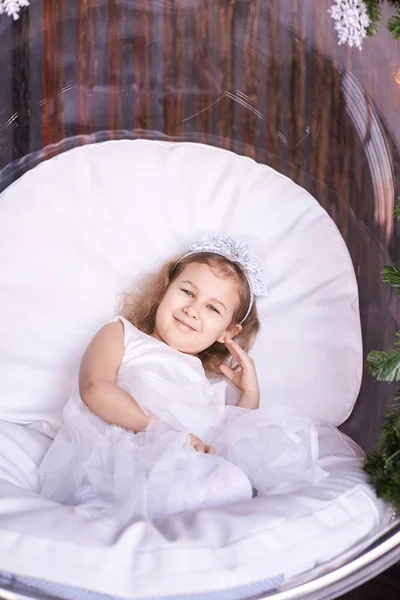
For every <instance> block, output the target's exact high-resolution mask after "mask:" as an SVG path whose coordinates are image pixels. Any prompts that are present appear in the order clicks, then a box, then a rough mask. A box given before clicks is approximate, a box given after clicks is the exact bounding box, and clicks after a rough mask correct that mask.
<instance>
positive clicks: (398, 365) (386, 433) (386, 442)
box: [364, 0, 400, 513]
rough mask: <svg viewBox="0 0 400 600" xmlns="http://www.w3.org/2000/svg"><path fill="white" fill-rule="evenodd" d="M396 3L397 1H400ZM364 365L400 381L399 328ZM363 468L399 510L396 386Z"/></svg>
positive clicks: (399, 279) (391, 276)
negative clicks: (386, 346) (391, 341)
mask: <svg viewBox="0 0 400 600" xmlns="http://www.w3.org/2000/svg"><path fill="white" fill-rule="evenodd" d="M396 2H398V3H400V0H396ZM392 4H394V2H393V3H392ZM394 214H395V217H396V218H397V219H399V218H400V197H399V198H398V199H397V202H396V206H395V211H394ZM382 276H383V279H384V281H386V283H389V285H391V286H392V287H393V288H394V289H395V290H396V292H399V289H400V268H399V265H394V266H393V267H390V266H385V267H384V270H383V272H382ZM366 368H367V370H368V371H369V372H370V373H371V374H372V375H374V376H375V377H376V378H377V379H378V381H388V382H392V381H399V380H400V331H398V332H397V333H396V340H395V344H394V348H393V349H392V350H390V351H389V352H380V351H376V350H374V351H372V352H370V353H369V354H368V357H367V364H366ZM364 471H365V472H366V473H367V474H368V477H369V482H370V483H371V485H372V486H373V487H374V488H375V491H376V493H377V496H378V497H379V498H382V499H383V500H386V501H387V502H390V503H391V504H392V506H393V507H394V509H395V510H396V511H397V512H399V513H400V387H399V388H398V389H397V393H396V396H395V398H394V401H393V405H392V407H391V408H389V409H387V410H386V412H385V414H384V422H383V426H382V429H381V432H380V435H379V438H378V443H377V446H376V449H375V450H374V451H373V452H370V453H369V454H367V456H366V460H365V464H364Z"/></svg>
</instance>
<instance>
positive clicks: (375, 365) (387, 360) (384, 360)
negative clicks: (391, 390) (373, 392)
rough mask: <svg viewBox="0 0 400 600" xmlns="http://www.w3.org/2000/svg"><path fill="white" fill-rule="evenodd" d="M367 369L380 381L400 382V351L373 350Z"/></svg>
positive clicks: (368, 359) (368, 357)
mask: <svg viewBox="0 0 400 600" xmlns="http://www.w3.org/2000/svg"><path fill="white" fill-rule="evenodd" d="M366 369H367V371H368V372H369V373H370V374H371V375H373V376H374V377H375V378H376V379H377V380H378V381H387V382H388V383H391V382H393V381H400V350H389V352H382V351H381V350H372V351H371V352H370V353H369V354H368V356H367V362H366Z"/></svg>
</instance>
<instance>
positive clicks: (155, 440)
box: [39, 317, 325, 524]
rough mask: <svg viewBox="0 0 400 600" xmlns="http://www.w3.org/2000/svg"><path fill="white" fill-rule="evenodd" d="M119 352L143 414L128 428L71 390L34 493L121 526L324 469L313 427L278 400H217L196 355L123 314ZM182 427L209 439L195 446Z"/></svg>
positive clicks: (124, 380) (124, 381)
mask: <svg viewBox="0 0 400 600" xmlns="http://www.w3.org/2000/svg"><path fill="white" fill-rule="evenodd" d="M114 320H121V321H122V323H123V325H124V331H125V333H124V337H125V354H124V357H123V360H122V363H121V366H120V369H119V371H118V375H117V381H116V383H117V385H118V386H120V387H121V388H122V389H124V390H125V391H127V392H128V393H130V394H131V395H132V396H133V397H134V398H135V400H136V401H137V402H138V403H139V405H140V406H141V408H142V410H143V411H144V412H145V413H146V414H147V415H148V416H150V417H151V419H150V422H149V424H148V426H147V428H146V430H145V431H142V432H140V433H138V434H135V433H133V432H131V431H127V430H125V429H123V428H122V427H117V426H115V425H109V424H107V423H105V422H104V421H102V420H101V419H100V418H99V417H97V416H96V415H94V414H93V413H92V412H91V411H89V410H88V409H87V408H86V406H85V405H84V404H83V403H82V401H81V399H80V397H79V396H73V397H72V398H70V400H69V401H68V402H67V404H66V405H65V407H64V425H63V427H62V428H61V430H60V431H59V433H58V434H57V436H56V438H55V439H54V441H53V443H52V444H51V446H50V448H49V450H48V452H47V454H46V455H45V457H44V459H43V461H42V463H41V465H40V467H39V478H40V486H41V494H42V495H44V496H45V497H47V498H48V499H51V500H54V501H56V502H59V503H62V504H67V505H75V506H81V507H82V510H84V514H87V515H88V516H93V512H95V513H96V514H99V513H108V514H110V515H112V516H113V517H114V518H115V517H117V518H118V519H119V520H120V522H121V524H127V523H129V522H130V521H132V520H135V519H141V518H145V519H148V520H152V521H157V520H158V519H162V518H165V517H168V516H171V515H174V514H178V513H182V512H190V511H197V510H200V509H206V508H215V507H219V506H224V505H226V504H231V503H235V502H239V501H249V500H250V499H251V498H252V495H253V489H255V490H257V492H258V494H266V493H271V492H272V491H274V492H284V491H288V490H289V489H293V487H294V486H296V485H299V484H300V483H304V482H305V481H307V480H309V481H313V482H316V481H318V480H320V479H321V478H324V476H325V473H324V472H323V471H322V470H321V469H320V468H319V467H318V466H317V464H316V461H317V458H318V438H317V431H316V428H315V426H314V425H313V424H312V423H311V421H310V420H309V419H307V418H305V417H303V416H299V415H298V414H297V413H295V412H294V411H293V410H292V409H289V408H285V407H279V408H278V407H275V408H268V409H267V408H263V409H261V408H260V409H258V410H255V411H254V410H248V409H244V408H238V407H236V406H226V405H225V392H226V383H225V382H219V383H211V382H210V381H209V380H208V379H207V378H206V376H205V373H204V369H203V366H202V364H201V361H200V360H199V359H198V358H197V357H194V356H191V355H187V354H183V353H181V352H179V351H178V350H175V349H174V348H171V347H169V346H168V345H166V344H164V343H163V342H161V341H159V340H156V339H154V338H153V337H151V336H149V335H146V334H145V333H142V332H141V331H139V330H138V329H137V328H136V327H134V326H133V325H132V324H131V323H130V322H129V321H127V320H126V319H124V318H123V317H116V319H114ZM189 433H193V434H194V435H196V436H198V437H199V438H200V439H201V440H203V441H204V442H205V443H207V444H212V445H213V446H214V447H215V450H216V454H215V455H208V454H199V453H198V452H196V451H195V450H194V449H193V448H192V447H191V445H190V436H189V435H188V434H189Z"/></svg>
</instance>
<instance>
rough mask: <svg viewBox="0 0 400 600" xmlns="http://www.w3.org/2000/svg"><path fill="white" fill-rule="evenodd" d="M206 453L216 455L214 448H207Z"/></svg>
mask: <svg viewBox="0 0 400 600" xmlns="http://www.w3.org/2000/svg"><path fill="white" fill-rule="evenodd" d="M205 453H206V454H215V448H214V446H206V449H205Z"/></svg>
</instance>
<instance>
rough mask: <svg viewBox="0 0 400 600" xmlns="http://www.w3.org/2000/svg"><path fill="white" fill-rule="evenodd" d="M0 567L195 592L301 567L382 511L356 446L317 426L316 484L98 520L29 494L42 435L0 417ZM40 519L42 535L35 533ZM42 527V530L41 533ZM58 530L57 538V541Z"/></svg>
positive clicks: (337, 547) (129, 591)
mask: <svg viewBox="0 0 400 600" xmlns="http://www.w3.org/2000/svg"><path fill="white" fill-rule="evenodd" d="M0 437H1V440H2V443H1V446H0V571H4V572H10V573H14V574H16V575H21V576H27V577H35V578H36V579H39V580H40V579H43V580H47V581H55V582H58V583H61V584H66V585H71V586H75V587H81V588H84V589H88V590H91V591H96V592H101V593H104V594H110V595H112V596H113V597H114V596H121V597H125V598H141V597H142V598H144V597H150V596H164V595H165V596H167V595H174V594H196V593H202V592H208V591H219V590H227V589H232V588H235V587H239V586H244V585H248V584H251V583H254V582H257V581H259V580H266V579H269V578H272V577H275V576H279V575H282V576H283V581H287V580H289V579H290V578H292V577H294V576H296V575H299V574H301V573H307V572H308V576H310V573H309V572H310V571H311V570H312V569H313V568H314V567H318V566H320V565H321V564H323V563H324V562H328V561H330V560H332V559H333V558H335V557H338V556H340V554H342V553H343V552H345V551H346V550H348V549H349V548H351V547H353V546H354V545H356V544H357V543H359V542H361V541H363V540H365V538H366V537H368V536H370V535H372V534H373V533H374V532H376V531H377V529H378V528H379V527H380V526H383V524H384V522H385V518H386V516H387V515H386V509H385V506H384V504H383V503H382V502H381V501H378V500H377V499H376V497H375V495H374V493H373V491H372V490H371V488H370V487H369V486H368V485H367V484H366V483H365V474H364V473H363V471H362V470H361V452H360V450H359V448H358V447H357V445H356V444H354V442H352V441H351V440H350V439H349V438H347V437H346V436H345V435H343V434H341V433H340V432H339V431H338V430H336V429H335V428H334V427H332V426H330V425H326V426H322V427H321V428H320V432H319V445H320V460H319V463H318V464H319V466H320V467H321V468H322V469H324V470H325V471H327V472H328V473H329V477H328V479H327V480H326V481H325V482H324V484H323V485H319V486H318V485H309V484H306V485H304V486H303V487H301V488H299V489H298V490H296V491H295V492H293V493H291V494H273V495H271V496H268V497H264V498H253V499H252V500H249V501H248V502H244V503H241V504H237V505H234V506H229V507H225V508H224V509H215V510H207V511H203V512H201V513H198V514H197V515H189V516H175V517H173V518H170V519H168V520H166V521H163V522H160V523H157V526H154V525H152V524H150V523H146V522H143V521H142V522H140V521H139V522H136V523H133V524H132V525H130V526H129V527H127V528H125V529H123V530H121V529H120V528H119V527H118V522H117V521H116V520H113V519H111V518H109V517H106V518H101V517H100V516H99V518H98V519H92V520H89V521H87V520H86V519H85V513H84V507H80V508H77V507H68V506H63V505H58V504H55V503H52V502H50V501H48V500H46V499H44V498H43V497H41V496H38V495H37V494H36V493H34V490H35V489H36V488H37V485H38V482H37V472H36V464H38V463H39V462H40V460H41V458H42V456H43V455H44V453H45V452H46V450H47V448H48V445H49V443H50V440H49V439H48V438H47V437H45V436H44V435H43V434H40V433H38V432H36V431H32V429H31V428H30V427H29V426H26V427H24V426H21V425H16V424H13V423H10V422H6V421H2V422H1V421H0ZM40 525H42V527H43V530H44V531H47V534H46V536H43V537H42V536H39V535H37V530H38V527H39V526H40ZM49 530H50V533H49ZM60 537H63V538H64V541H60Z"/></svg>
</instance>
